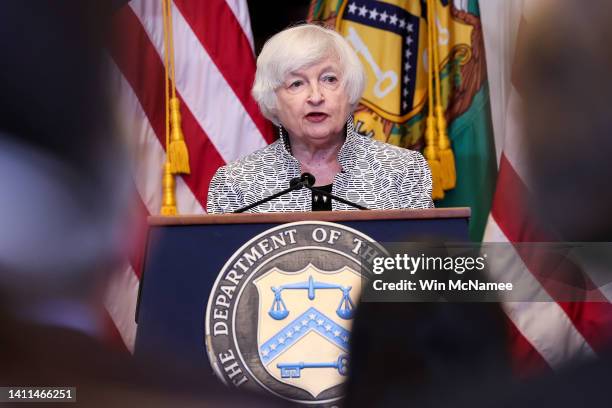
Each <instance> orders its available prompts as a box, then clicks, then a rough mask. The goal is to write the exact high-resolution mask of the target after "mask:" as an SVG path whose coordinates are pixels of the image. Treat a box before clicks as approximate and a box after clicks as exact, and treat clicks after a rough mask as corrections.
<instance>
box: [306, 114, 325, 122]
mask: <svg viewBox="0 0 612 408" xmlns="http://www.w3.org/2000/svg"><path fill="white" fill-rule="evenodd" d="M328 116H329V115H327V113H323V112H310V113H309V114H307V115H306V120H308V121H309V122H315V123H318V122H323V121H324V120H325V119H326V118H327V117H328Z"/></svg>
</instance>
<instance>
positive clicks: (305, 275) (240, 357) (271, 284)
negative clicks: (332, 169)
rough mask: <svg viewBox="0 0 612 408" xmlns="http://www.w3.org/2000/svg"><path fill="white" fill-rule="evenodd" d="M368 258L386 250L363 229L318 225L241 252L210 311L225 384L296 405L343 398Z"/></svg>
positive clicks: (213, 348)
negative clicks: (363, 264) (363, 265)
mask: <svg viewBox="0 0 612 408" xmlns="http://www.w3.org/2000/svg"><path fill="white" fill-rule="evenodd" d="M364 250H365V251H364ZM364 252H365V255H366V256H368V257H373V256H377V255H378V254H379V253H381V252H383V250H382V249H380V247H379V246H378V245H376V244H374V243H373V240H372V239H371V238H369V237H367V236H366V235H364V234H362V233H360V232H358V231H356V230H354V229H351V228H348V227H345V226H343V225H340V224H334V223H329V222H313V221H304V222H295V223H289V224H284V225H281V226H278V227H275V228H272V229H269V230H267V231H265V232H263V233H261V234H259V235H258V236H256V237H254V238H252V239H251V240H250V241H249V242H247V243H246V244H245V245H243V246H242V247H241V248H240V249H238V250H237V251H236V252H235V253H234V255H233V256H232V257H231V258H230V259H229V260H228V261H227V262H226V263H225V265H224V266H223V268H222V270H221V271H220V273H219V276H218V277H217V280H216V281H215V284H214V286H213V289H212V291H211V295H210V298H209V300H208V307H207V310H206V347H207V352H208V355H209V359H210V361H211V364H212V366H213V369H214V371H215V373H216V374H217V375H218V376H219V378H221V379H222V380H223V382H224V383H226V384H227V385H231V386H235V387H240V388H248V389H251V390H258V391H265V392H270V393H272V394H275V395H277V396H279V397H282V398H285V399H287V400H291V401H294V402H300V403H306V404H330V403H333V402H335V401H337V400H339V399H340V398H341V397H342V384H343V382H344V381H345V380H346V376H347V373H348V365H349V356H348V345H349V334H350V329H351V325H352V322H353V318H354V315H355V307H356V305H357V302H358V298H359V294H360V290H361V273H362V271H361V262H360V256H364Z"/></svg>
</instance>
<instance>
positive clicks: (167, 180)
mask: <svg viewBox="0 0 612 408" xmlns="http://www.w3.org/2000/svg"><path fill="white" fill-rule="evenodd" d="M174 188H175V186H174V175H173V174H172V172H171V171H170V163H168V161H167V160H166V163H165V164H164V175H163V176H162V207H161V215H176V214H177V210H176V196H175V192H174Z"/></svg>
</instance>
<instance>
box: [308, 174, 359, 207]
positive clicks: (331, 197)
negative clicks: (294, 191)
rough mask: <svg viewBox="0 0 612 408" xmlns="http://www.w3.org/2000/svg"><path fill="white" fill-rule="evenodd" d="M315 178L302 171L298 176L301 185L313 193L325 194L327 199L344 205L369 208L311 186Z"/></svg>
mask: <svg viewBox="0 0 612 408" xmlns="http://www.w3.org/2000/svg"><path fill="white" fill-rule="evenodd" d="M296 178H297V177H296ZM315 180H316V179H315V176H313V175H312V174H310V173H303V174H302V175H301V176H300V182H301V183H302V185H303V186H304V187H306V188H307V189H309V190H310V191H312V192H313V193H318V194H321V195H323V196H325V197H327V198H329V199H333V200H336V201H339V202H341V203H344V204H346V205H350V206H351V207H355V208H357V209H360V210H369V208H366V207H364V206H362V205H359V204H356V203H354V202H352V201H349V200H345V199H344V198H341V197H338V196H336V195H333V194H332V193H328V192H327V191H325V190H319V189H318V188H315V187H313V186H314V183H315Z"/></svg>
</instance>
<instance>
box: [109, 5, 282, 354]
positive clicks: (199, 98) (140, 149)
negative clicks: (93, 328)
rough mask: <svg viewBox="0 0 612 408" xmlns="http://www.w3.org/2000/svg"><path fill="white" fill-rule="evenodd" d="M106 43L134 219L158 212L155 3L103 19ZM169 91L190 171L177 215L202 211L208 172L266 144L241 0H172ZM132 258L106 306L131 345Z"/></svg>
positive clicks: (161, 117) (159, 93)
mask: <svg viewBox="0 0 612 408" xmlns="http://www.w3.org/2000/svg"><path fill="white" fill-rule="evenodd" d="M113 26H114V27H113V30H114V32H115V33H116V34H117V35H116V40H115V41H114V42H113V44H111V45H110V47H109V51H110V57H111V61H112V62H111V65H112V70H113V74H114V78H113V83H114V86H115V87H116V89H115V91H116V94H117V95H118V97H117V99H118V101H117V111H118V114H119V116H120V120H121V122H122V131H123V132H124V134H125V139H126V140H127V141H128V143H129V144H130V146H131V151H132V154H133V155H132V164H133V175H132V176H133V179H134V183H135V187H136V189H137V191H138V193H139V196H140V199H141V202H142V213H143V215H148V214H158V213H159V211H160V207H161V199H162V191H161V175H162V166H163V164H164V161H165V91H164V78H165V73H164V65H163V55H164V54H163V53H164V44H163V38H164V32H163V16H162V2H161V0H132V1H130V2H129V3H128V4H127V5H125V6H123V7H122V8H121V9H119V10H118V11H117V13H116V15H115V16H114V18H113ZM172 27H173V37H174V50H175V66H176V91H177V96H178V97H179V99H180V102H181V115H182V126H183V133H184V135H185V141H186V143H187V147H188V149H189V159H190V166H191V174H189V175H183V176H177V177H176V200H177V209H178V212H179V213H180V214H203V213H204V212H205V208H206V195H207V191H208V184H209V182H210V179H211V178H212V176H213V175H214V173H215V171H216V170H217V168H219V167H220V166H222V165H224V164H225V163H228V162H230V161H233V160H236V159H238V158H239V157H241V156H244V155H246V154H248V153H251V152H252V151H254V150H256V149H258V148H261V147H264V146H265V145H267V144H268V143H270V142H271V141H272V140H273V134H272V129H271V125H270V123H269V122H267V121H266V120H265V119H264V117H263V116H262V115H261V113H260V111H259V108H258V107H257V105H256V103H255V101H254V100H253V98H252V97H251V95H250V90H251V86H252V83H253V78H254V75H255V56H254V51H253V36H252V32H251V25H250V18H249V12H248V7H247V3H246V0H207V1H190V0H173V2H172ZM140 263H141V261H140V260H139V259H136V258H135V259H132V261H131V262H130V263H129V264H128V265H126V266H125V268H123V270H122V271H121V272H120V273H117V274H116V276H115V278H114V280H113V282H112V284H111V287H110V290H109V293H108V296H107V299H106V308H107V311H108V313H109V315H110V317H111V319H112V321H113V323H114V324H115V326H116V328H117V330H118V332H119V333H120V335H121V337H122V339H123V341H124V343H125V345H126V346H127V348H128V349H129V350H133V347H134V341H135V337H136V323H135V321H134V314H135V309H136V299H137V292H138V283H139V273H140V266H139V264H140Z"/></svg>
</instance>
